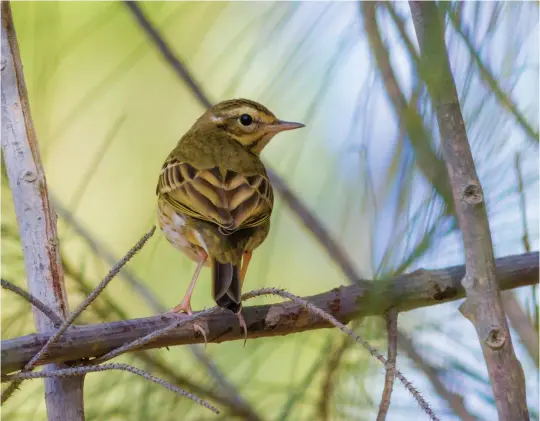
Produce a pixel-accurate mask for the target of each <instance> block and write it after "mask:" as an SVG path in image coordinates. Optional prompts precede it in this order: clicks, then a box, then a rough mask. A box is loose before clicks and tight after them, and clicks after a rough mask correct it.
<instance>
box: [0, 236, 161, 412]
mask: <svg viewBox="0 0 540 421" xmlns="http://www.w3.org/2000/svg"><path fill="white" fill-rule="evenodd" d="M155 230H156V227H155V226H153V227H152V229H151V230H150V231H148V232H147V233H146V234H145V235H144V236H143V237H142V238H141V239H140V240H139V241H138V242H137V244H135V245H134V246H133V247H132V248H131V250H129V251H128V252H127V254H126V255H125V256H124V257H123V258H122V260H120V261H119V262H118V263H117V264H116V265H115V266H114V267H113V268H112V269H111V270H110V271H109V273H108V274H107V276H106V277H105V278H104V279H103V281H101V282H100V283H99V285H98V286H97V287H96V288H95V289H94V291H93V292H92V293H91V294H90V295H89V296H88V297H86V298H85V299H84V301H83V302H82V303H81V304H79V306H78V307H77V308H76V309H75V311H73V313H71V314H70V315H69V317H68V318H67V319H66V320H65V321H64V322H63V323H62V326H60V328H59V329H58V330H57V331H56V332H55V334H54V335H53V336H51V338H50V339H49V340H48V341H47V342H46V343H45V345H44V346H43V347H42V348H41V349H40V351H39V352H38V353H37V354H36V355H34V357H33V358H32V359H31V360H30V361H29V362H28V363H27V364H26V365H25V366H24V368H23V369H22V372H27V371H31V370H33V369H34V367H36V365H37V363H38V362H39V360H40V359H41V358H43V357H44V356H45V355H47V352H48V351H49V349H50V347H51V345H53V344H54V343H55V342H56V341H57V340H58V338H60V336H62V334H63V333H64V332H65V331H66V330H67V329H68V328H69V326H71V324H72V323H73V322H74V321H75V319H76V318H77V317H78V316H79V315H80V314H81V313H82V312H83V311H84V309H85V308H87V307H88V306H89V305H90V304H92V302H93V301H94V300H95V299H96V298H97V296H98V295H99V294H100V293H101V292H102V291H103V290H104V289H105V287H106V286H107V285H108V284H109V282H110V281H111V280H112V279H113V278H114V277H115V276H116V275H117V274H118V272H119V271H120V269H121V268H122V266H124V265H125V264H126V263H127V262H129V260H131V258H132V257H133V256H134V255H135V254H136V253H137V252H138V251H139V250H140V249H141V248H143V246H144V245H145V244H146V242H147V241H148V240H149V239H150V237H152V235H153V234H154V232H155ZM21 381H22V380H18V381H15V382H13V383H11V384H10V385H9V386H8V387H7V388H6V389H5V390H4V392H3V393H2V397H1V402H2V404H3V403H4V402H5V401H6V400H7V399H9V397H10V396H11V395H12V393H13V392H14V391H15V390H16V389H17V387H18V386H19V384H20V382H21Z"/></svg>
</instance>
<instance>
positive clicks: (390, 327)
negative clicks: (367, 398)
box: [377, 307, 398, 421]
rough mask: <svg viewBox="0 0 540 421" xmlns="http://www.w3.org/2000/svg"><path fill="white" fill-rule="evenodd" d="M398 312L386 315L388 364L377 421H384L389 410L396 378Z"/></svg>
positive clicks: (391, 310)
mask: <svg viewBox="0 0 540 421" xmlns="http://www.w3.org/2000/svg"><path fill="white" fill-rule="evenodd" d="M397 318H398V311H397V309H396V308H395V307H392V308H391V309H390V310H388V313H386V330H387V331H388V355H387V357H386V358H387V359H388V362H387V363H386V374H385V376H384V389H383V393H382V398H381V403H380V404H379V413H378V414H377V421H385V420H386V415H387V414H388V409H389V408H390V399H391V397H392V389H393V387H394V379H395V377H396V374H395V371H396V359H397V342H398V337H397V335H398V329H397Z"/></svg>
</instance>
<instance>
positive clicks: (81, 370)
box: [2, 364, 219, 414]
mask: <svg viewBox="0 0 540 421" xmlns="http://www.w3.org/2000/svg"><path fill="white" fill-rule="evenodd" d="M108 370H121V371H128V372H130V373H133V374H136V375H138V376H141V377H144V378H145V379H146V380H150V381H151V382H154V383H156V384H159V385H161V386H163V387H165V388H167V389H169V390H170V391H171V392H174V393H176V394H178V395H181V396H185V397H186V398H189V399H191V400H192V401H194V402H196V403H198V404H199V405H201V406H203V407H205V408H207V409H209V410H210V411H212V412H215V413H216V414H219V411H218V409H217V408H216V407H214V406H212V405H210V404H209V403H208V402H206V401H204V400H203V399H201V398H199V397H197V396H195V395H194V394H192V393H189V392H186V391H185V390H182V389H180V388H179V387H176V386H174V385H172V384H170V383H169V382H167V381H165V380H163V379H160V378H158V377H155V376H152V375H151V374H149V373H147V372H146V371H144V370H141V369H140V368H137V367H133V366H131V365H128V364H103V365H98V366H82V367H73V368H64V369H61V370H54V371H40V372H37V373H36V372H34V373H16V374H11V375H7V376H2V382H8V381H17V380H20V381H22V380H27V379H41V378H49V377H77V376H83V375H85V374H86V373H98V372H102V371H108Z"/></svg>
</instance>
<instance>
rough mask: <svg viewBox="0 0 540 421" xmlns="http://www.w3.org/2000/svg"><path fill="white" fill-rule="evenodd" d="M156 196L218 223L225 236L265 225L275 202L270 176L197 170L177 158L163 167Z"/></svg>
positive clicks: (228, 171) (203, 218) (205, 219)
mask: <svg viewBox="0 0 540 421" xmlns="http://www.w3.org/2000/svg"><path fill="white" fill-rule="evenodd" d="M156 193H157V194H159V195H161V196H162V197H163V198H164V199H165V200H166V201H167V202H168V203H169V204H170V205H171V206H173V207H174V208H175V209H176V210H177V211H178V212H181V213H183V214H185V215H188V216H191V217H193V218H197V219H200V220H203V221H208V222H212V223H215V224H217V225H219V226H220V227H221V228H222V230H223V231H225V233H226V232H233V231H236V230H238V229H243V228H251V227H256V226H259V225H261V224H263V223H264V222H265V221H266V220H267V219H268V218H270V214H271V212H272V206H273V201H274V195H273V192H272V186H271V185H270V181H269V180H268V178H267V176H266V174H253V175H243V174H240V173H238V172H235V171H231V170H223V169H221V170H220V169H219V168H218V167H214V168H209V169H197V168H195V167H194V166H193V165H191V164H189V163H187V162H182V161H180V160H178V159H175V158H170V159H168V160H167V161H166V162H165V164H164V165H163V168H162V170H161V174H160V176H159V181H158V186H157V191H156Z"/></svg>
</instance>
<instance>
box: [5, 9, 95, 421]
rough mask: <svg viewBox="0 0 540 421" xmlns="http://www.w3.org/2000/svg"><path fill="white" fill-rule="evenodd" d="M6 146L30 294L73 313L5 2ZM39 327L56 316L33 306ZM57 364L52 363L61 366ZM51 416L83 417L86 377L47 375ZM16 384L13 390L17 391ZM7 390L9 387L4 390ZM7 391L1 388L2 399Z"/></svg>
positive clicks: (46, 327)
mask: <svg viewBox="0 0 540 421" xmlns="http://www.w3.org/2000/svg"><path fill="white" fill-rule="evenodd" d="M1 8H2V36H1V38H2V66H1V72H2V86H1V91H2V134H1V143H2V152H3V156H4V163H5V168H6V172H7V175H8V178H9V185H10V189H11V193H12V196H13V204H14V207H15V214H16V216H17V223H18V226H19V232H20V237H21V245H22V248H23V252H24V263H25V272H26V278H27V283H28V290H29V292H30V294H31V295H32V296H33V297H35V298H37V299H38V300H40V301H41V302H43V304H45V306H47V307H48V308H50V309H51V310H52V311H53V312H54V313H56V314H58V315H59V316H62V317H66V316H67V314H68V301H67V295H66V291H65V286H64V273H63V270H62V265H61V263H60V253H59V247H58V235H57V231H56V215H55V213H54V210H53V208H52V205H51V202H50V199H49V195H48V190H47V181H46V178H45V172H44V170H43V165H42V162H41V156H40V152H39V147H38V140H37V135H36V132H35V129H34V125H33V122H32V116H31V113H30V104H29V101H28V92H27V90H26V84H25V80H24V74H23V68H22V63H21V57H20V53H19V45H18V42H17V36H16V33H15V28H14V26H13V18H12V14H11V6H10V3H9V2H7V1H3V2H2V5H1ZM32 310H33V313H34V322H35V325H36V330H37V331H38V332H42V333H50V332H51V331H52V330H54V329H55V326H54V322H53V321H52V320H51V319H49V318H48V317H47V316H46V315H45V314H43V313H42V312H41V311H39V310H38V309H37V308H36V307H33V309H32ZM56 368H57V366H51V367H48V369H53V370H54V369H56ZM44 383H45V402H46V405H47V415H48V418H49V419H50V420H53V419H54V420H57V421H63V420H70V421H83V420H84V403H83V383H84V377H77V378H73V379H62V378H55V379H46V380H44ZM13 391H14V390H12V391H11V392H10V393H13ZM5 392H6V391H5ZM8 396H9V395H8V394H4V393H2V402H4V397H6V398H7V397H8Z"/></svg>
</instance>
